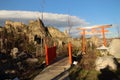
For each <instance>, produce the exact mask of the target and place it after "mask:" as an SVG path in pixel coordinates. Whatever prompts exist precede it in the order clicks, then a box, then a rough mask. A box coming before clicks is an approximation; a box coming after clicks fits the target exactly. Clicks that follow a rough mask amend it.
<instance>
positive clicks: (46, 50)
mask: <svg viewBox="0 0 120 80" xmlns="http://www.w3.org/2000/svg"><path fill="white" fill-rule="evenodd" d="M45 53H46V65H49V61H48V56H49V55H48V46H47V45H46V44H45Z"/></svg>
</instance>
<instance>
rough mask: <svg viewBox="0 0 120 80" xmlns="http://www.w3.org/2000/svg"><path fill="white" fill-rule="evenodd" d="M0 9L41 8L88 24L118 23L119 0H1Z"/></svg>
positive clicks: (24, 9) (119, 18)
mask: <svg viewBox="0 0 120 80" xmlns="http://www.w3.org/2000/svg"><path fill="white" fill-rule="evenodd" d="M42 6H43V8H42ZM0 10H12V11H14V10H20V11H39V12H41V11H42V10H43V11H44V12H46V13H56V14H69V15H72V16H77V17H78V18H81V19H83V20H85V21H86V22H88V23H89V25H101V24H120V0H1V1H0Z"/></svg>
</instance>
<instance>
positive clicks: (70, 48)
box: [68, 42, 72, 64]
mask: <svg viewBox="0 0 120 80" xmlns="http://www.w3.org/2000/svg"><path fill="white" fill-rule="evenodd" d="M68 53H69V63H70V64H72V45H71V42H69V43H68Z"/></svg>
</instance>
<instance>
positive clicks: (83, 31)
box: [77, 25, 112, 52]
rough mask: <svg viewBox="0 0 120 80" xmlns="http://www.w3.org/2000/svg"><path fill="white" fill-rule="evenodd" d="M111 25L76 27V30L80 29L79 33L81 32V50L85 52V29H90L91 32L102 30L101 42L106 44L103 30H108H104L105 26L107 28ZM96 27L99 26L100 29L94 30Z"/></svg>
mask: <svg viewBox="0 0 120 80" xmlns="http://www.w3.org/2000/svg"><path fill="white" fill-rule="evenodd" d="M111 26H112V25H102V26H93V27H82V28H77V30H82V32H81V34H82V52H86V44H85V42H86V39H85V35H86V30H88V29H91V32H92V33H95V32H97V33H101V32H102V36H103V44H104V46H106V38H105V32H108V30H105V28H109V27H111ZM96 28H101V30H96Z"/></svg>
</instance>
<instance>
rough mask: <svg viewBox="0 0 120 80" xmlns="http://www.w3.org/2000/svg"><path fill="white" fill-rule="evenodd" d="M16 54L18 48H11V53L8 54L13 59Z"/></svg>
mask: <svg viewBox="0 0 120 80" xmlns="http://www.w3.org/2000/svg"><path fill="white" fill-rule="evenodd" d="M17 53H18V48H16V47H15V48H13V49H12V50H11V53H10V55H11V56H12V57H13V58H16V57H17Z"/></svg>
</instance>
